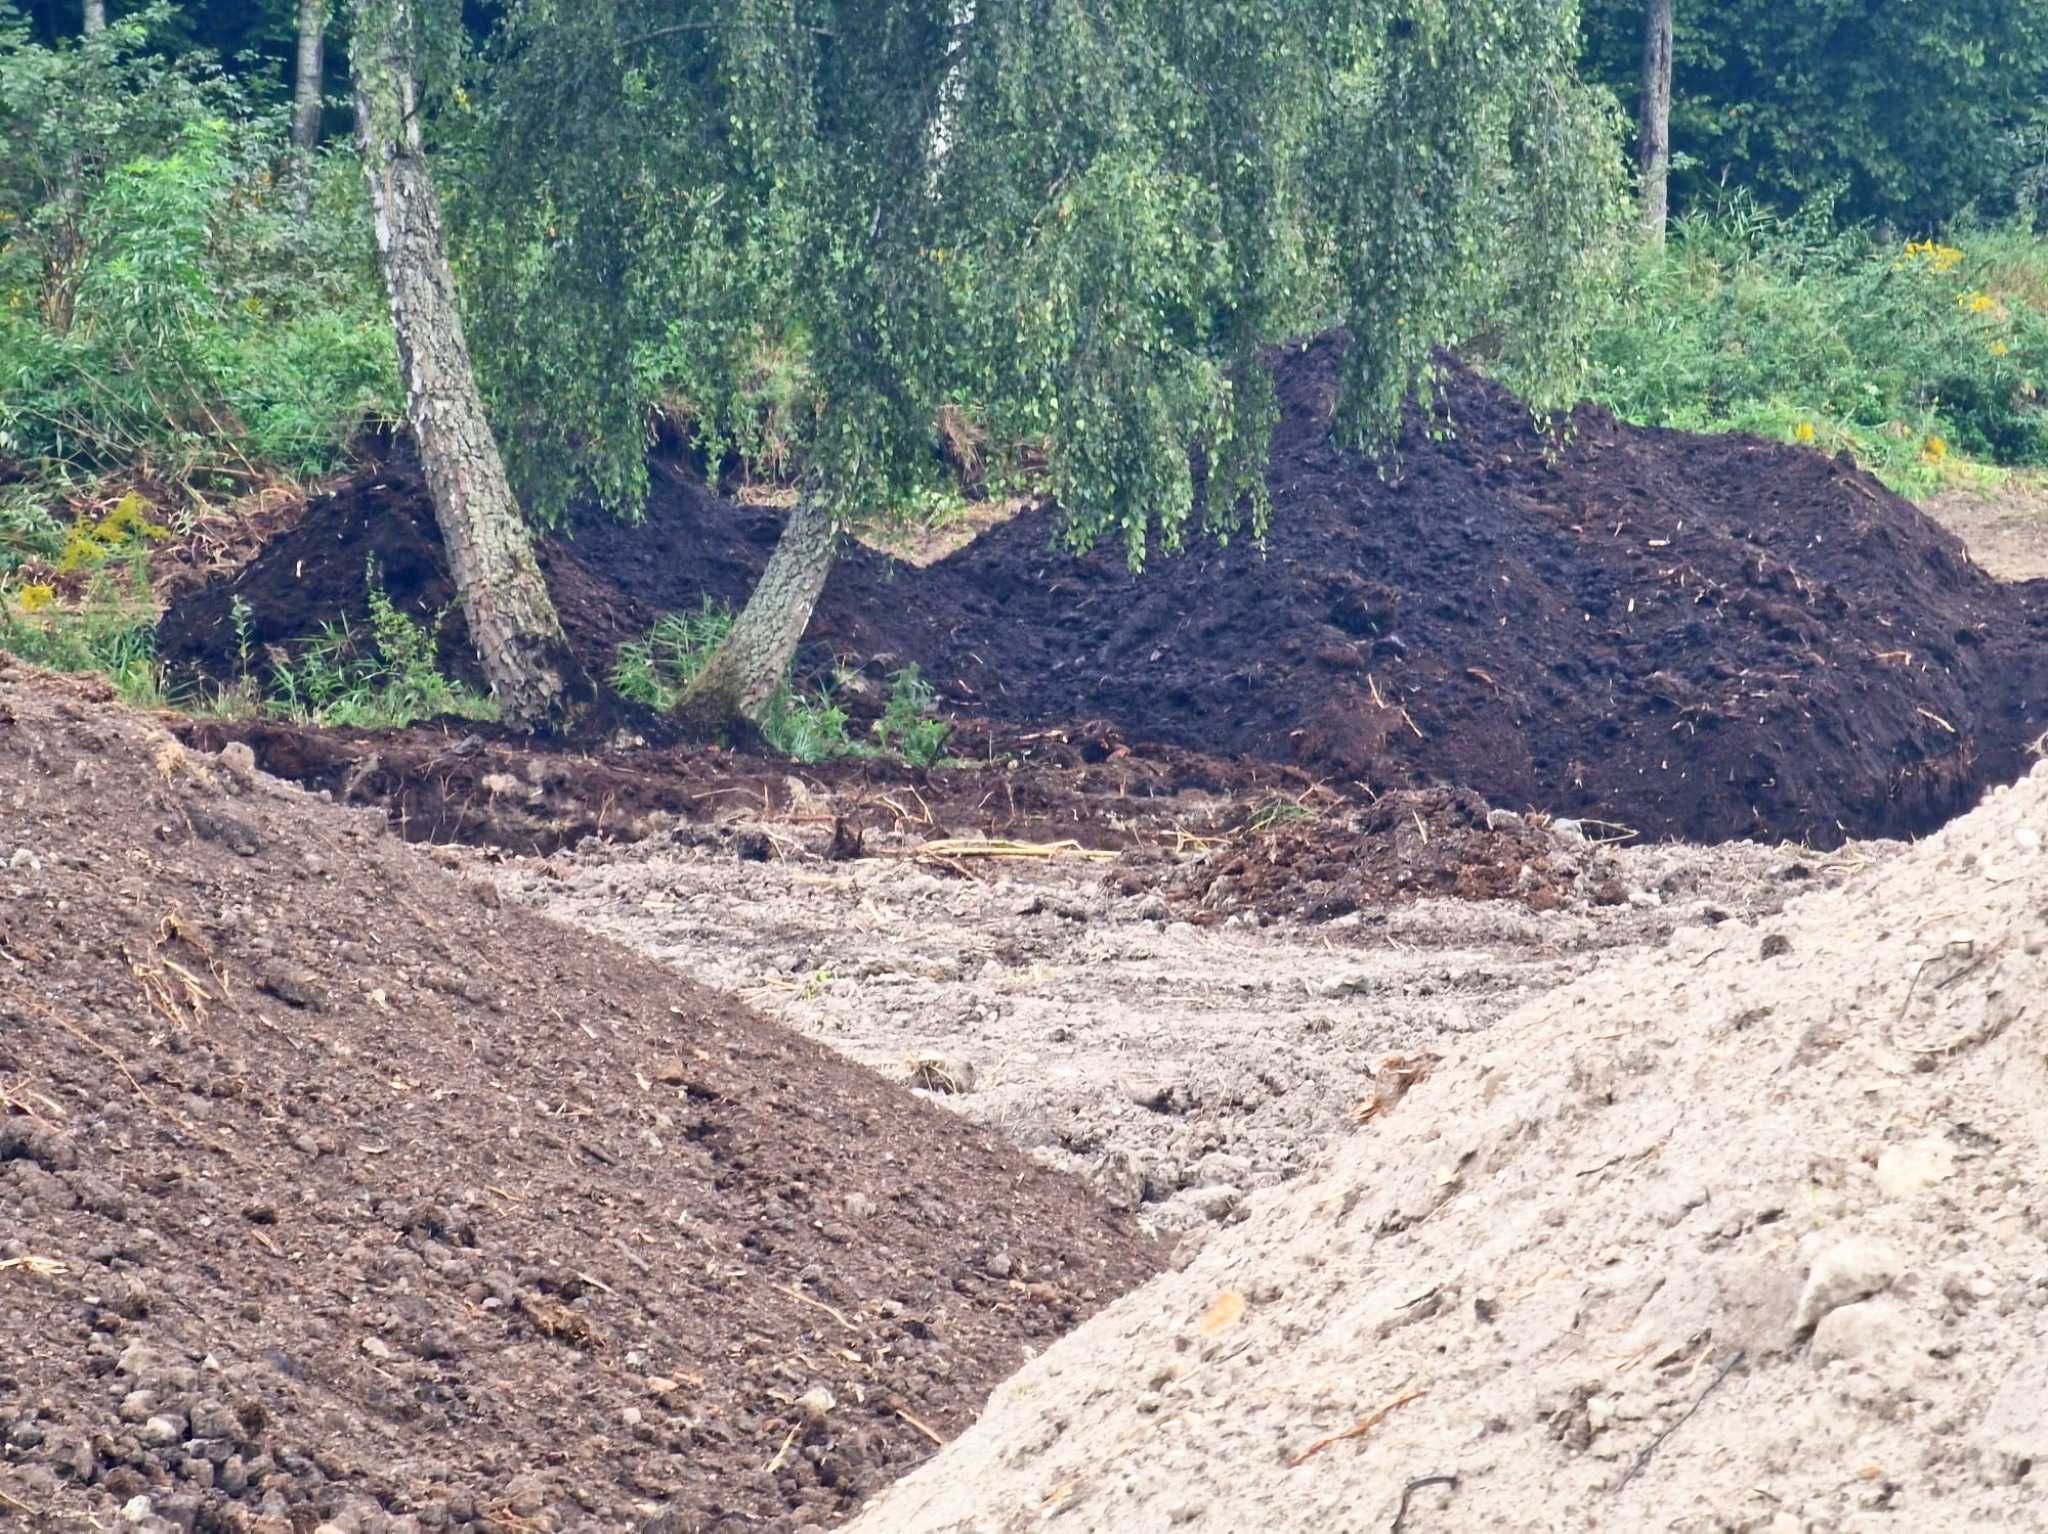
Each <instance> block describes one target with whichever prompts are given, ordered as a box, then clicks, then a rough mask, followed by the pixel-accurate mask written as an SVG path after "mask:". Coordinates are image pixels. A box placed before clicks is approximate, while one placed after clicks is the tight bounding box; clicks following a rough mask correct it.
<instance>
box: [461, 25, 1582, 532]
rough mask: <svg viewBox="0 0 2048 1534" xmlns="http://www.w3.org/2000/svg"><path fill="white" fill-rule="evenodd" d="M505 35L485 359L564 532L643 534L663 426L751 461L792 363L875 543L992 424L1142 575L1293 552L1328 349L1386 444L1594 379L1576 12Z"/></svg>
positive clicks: (478, 321)
mask: <svg viewBox="0 0 2048 1534" xmlns="http://www.w3.org/2000/svg"><path fill="white" fill-rule="evenodd" d="M504 15H505V21H504V25H503V27H502V29H501V32H500V35H499V36H498V38H497V40H496V44H495V46H494V49H493V51H492V52H491V53H490V54H489V55H488V68H486V69H485V70H484V71H482V72H481V74H480V75H479V76H478V77H477V79H476V80H475V81H474V82H473V84H472V90H473V94H474V101H475V105H474V107H473V108H470V109H467V110H468V112H469V115H468V116H467V117H466V118H458V119H457V120H455V121H453V122H452V123H451V124H450V126H453V127H457V128H459V129H460V130H461V136H462V137H463V139H464V141H465V143H466V145H467V148H466V157H467V160H468V165H469V171H470V174H469V175H468V176H467V177H465V178H463V180H462V182H461V183H459V185H460V186H461V190H460V192H459V193H458V194H457V196H456V197H455V198H454V201H455V204H456V212H457V214H458V218H457V222H458V225H459V227H460V228H461V230H462V236H463V238H462V271H463V274H464V277H465V279H466V282H467V284H468V287H469V297H470V300H471V305H470V316H471V334H472V339H473V340H474V341H475V342H476V343H477V345H478V348H479V353H480V358H481V361H482V362H483V364H484V366H485V372H486V379H487V384H488V387H489V390H490V393H491V395H492V397H493V400H494V403H495V406H496V408H497V410H498V412H499V416H500V419H501V420H503V421H504V422H505V423H506V430H505V432H504V437H505V441H506V446H507V449H508V453H509V456H510V459H511V465H512V468H513V470H514V473H515V476H516V478H517V479H518V480H519V481H520V482H521V483H522V484H523V486H525V487H526V488H527V489H528V490H529V491H530V492H532V494H533V496H534V497H535V499H536V500H537V502H538V504H539V505H540V506H541V507H542V508H543V509H544V510H545V509H558V508H559V507H561V506H562V505H563V504H565V503H566V501H567V500H568V499H569V498H570V497H571V496H572V495H574V494H575V493H576V491H577V490H578V489H579V487H581V486H584V485H590V486H594V487H595V488H596V490H597V491H598V493H599V494H600V496H601V497H603V498H604V499H605V500H607V501H609V502H610V503H611V504H613V505H615V506H618V507H621V508H626V507H631V506H633V505H635V504H637V501H638V497H639V494H640V492H641V489H642V487H643V478H642V476H643V474H644V469H643V466H642V448H643V446H644V443H645V440H646V423H647V419H648V415H649V412H650V409H651V408H653V407H655V406H657V405H659V404H661V403H663V402H666V401H673V400H680V401H684V402H686V403H687V405H688V407H689V414H690V417H691V419H692V420H693V421H694V422H695V423H696V424H697V426H698V427H699V429H700V430H702V431H703V432H704V433H705V434H706V435H707V436H710V437H712V438H714V439H718V441H719V442H725V441H730V440H734V439H736V438H740V437H743V436H744V435H745V434H746V433H747V432H748V431H749V430H750V429H752V425H753V422H754V421H758V419H759V406H758V404H757V403H756V404H753V405H750V404H749V402H748V400H747V380H748V379H749V378H750V377H752V376H755V359H757V358H759V357H761V356H764V355H781V356H786V357H793V358H800V359H801V365H800V368H799V369H796V370H794V372H796V373H800V376H801V379H802V383H803V388H802V391H801V395H800V396H797V397H798V398H800V399H802V400H804V401H807V402H808V408H796V409H790V410H787V411H783V412H780V413H777V414H776V415H775V417H774V426H773V435H774V437H775V439H776V441H777V442H778V444H780V445H782V446H784V447H786V448H787V449H788V451H789V452H790V453H791V455H792V456H800V458H801V461H802V463H803V466H804V471H805V473H806V475H807V476H808V478H809V480H810V482H811V489H812V492H813V493H815V494H817V495H819V496H820V497H822V498H823V499H824V500H825V502H826V503H827V504H829V505H830V506H831V507H832V508H833V509H834V511H835V514H836V515H838V516H839V517H840V518H841V520H842V521H851V520H865V519H867V518H869V517H870V516H872V515H875V514H878V513H879V514H891V513H897V512H900V511H901V510H902V509H903V508H904V507H906V506H908V505H911V504H913V503H914V502H915V501H916V499H917V497H918V496H919V495H920V493H926V494H928V493H929V491H930V490H931V488H932V487H933V485H934V484H935V483H937V482H938V481H939V480H941V479H942V478H943V472H944V470H943V464H942V462H941V458H940V455H939V454H938V452H937V451H935V442H934V435H935V421H936V420H937V418H938V416H939V414H940V412H941V411H942V410H945V409H947V408H948V407H955V408H958V409H962V410H964V411H965V412H966V413H967V414H968V415H970V416H971V417H972V418H973V419H974V420H976V421H977V422H980V423H982V424H983V425H984V426H985V427H986V429H987V431H988V432H989V434H990V438H991V440H993V441H994V442H996V443H998V444H1011V443H1026V442H1028V443H1032V444H1034V445H1037V446H1039V447H1042V450H1043V458H1044V474H1045V479H1046V481H1047V482H1048V486H1047V487H1048V488H1049V489H1050V490H1051V491H1052V492H1053V493H1054V494H1055V495H1056V496H1057V498H1058V500H1059V503H1060V504H1061V506H1062V507H1063V508H1064V509H1065V511H1066V514H1067V517H1068V530H1069V533H1070V536H1071V537H1072V539H1073V540H1074V541H1075V542H1077V543H1087V542H1090V541H1093V540H1095V539H1098V538H1102V537H1110V538H1114V539H1117V540H1119V541H1121V542H1122V544H1123V545H1124V547H1125V549H1126V551H1127V553H1128V555H1129V556H1130V558H1131V559H1132V560H1133V561H1136V560H1139V559H1141V558H1142V557H1143V556H1144V555H1145V553H1146V552H1147V550H1148V549H1151V548H1155V547H1156V548H1165V549H1171V548H1173V547H1175V546H1177V545H1178V543H1179V542H1180V541H1181V539H1182V538H1183V536H1184V533H1185V530H1186V528H1187V526H1188V524H1189V523H1190V521H1191V519H1193V518H1195V516H1196V514H1197V510H1198V508H1199V510H1200V514H1201V519H1202V521H1203V523H1204V525H1206V526H1207V527H1208V528H1209V529H1210V530H1212V531H1214V532H1216V533H1218V534H1222V535H1228V534H1229V533H1230V532H1231V531H1232V530H1233V529H1234V528H1236V527H1239V526H1241V525H1242V524H1243V522H1244V521H1245V520H1247V519H1248V520H1249V521H1250V523H1251V524H1252V526H1253V527H1254V528H1256V527H1258V526H1259V525H1260V524H1261V523H1262V521H1263V517H1264V510H1265V507H1264V488H1263V478H1262V473H1263V467H1264V462H1265V455H1266V447H1267V440H1268V437H1269V435H1270V430H1271V427H1272V424H1273V422H1274V419H1275V417H1276V413H1277V407H1276V404H1275V401H1274V400H1273V398H1272V394H1271V386H1270V382H1269V379H1268V376H1267V374H1266V372H1265V370H1264V368H1263V367H1262V366H1261V365H1260V362H1259V355H1260V350H1261V348H1262V347H1264V346H1266V345H1269V344H1271V343H1272V342H1274V341H1277V340H1280V339H1282V338H1284V337H1286V336H1289V335H1291V334H1295V333H1298V332H1300V331H1301V330H1303V329H1305V328H1308V327H1310V326H1314V325H1319V324H1323V323H1327V322H1330V321H1342V322H1345V323H1347V324H1348V325H1349V326H1350V327H1351V330H1352V332H1353V335H1354V337H1355V344H1354V346H1353V347H1352V349H1351V351H1350V354H1349V369H1350V377H1349V379H1348V389H1347V394H1346V402H1345V408H1344V411H1343V415H1342V419H1341V422H1340V424H1341V426H1342V428H1343V429H1344V430H1345V432H1346V433H1347V434H1348V435H1349V436H1350V437H1352V438H1353V439H1354V440H1358V441H1367V442H1369V441H1379V440H1384V438H1385V436H1386V435H1387V433H1388V432H1389V431H1390V430H1391V428H1392V426H1393V425H1394V423H1395V419H1396V416H1397V412H1398V410H1399V408H1400V403H1401V401H1402V399H1403V398H1404V397H1405V396H1406V394H1407V393H1408V391H1409V389H1410V387H1411V386H1412V385H1413V384H1415V383H1416V382H1418V381H1424V382H1426V381H1427V375H1428V373H1429V368H1430V359H1431V356H1432V348H1433V347H1434V346H1435V345H1437V344H1439V343H1446V342H1456V341H1458V340H1460V339H1462V338H1464V337H1467V336H1470V335H1473V334H1475V333H1477V332H1479V331H1480V330H1481V329H1482V328H1495V327H1497V326H1498V327H1499V329H1500V333H1501V334H1502V335H1503V336H1504V338H1505V344H1506V346H1507V347H1508V348H1509V350H1511V351H1512V353H1513V354H1514V357H1515V359H1516V360H1517V361H1518V362H1519V363H1520V364H1521V366H1522V367H1523V370H1524V375H1525V376H1526V377H1527V378H1528V379H1529V380H1530V381H1531V382H1532V383H1533V384H1536V385H1540V386H1541V394H1542V398H1543V400H1545V401H1547V402H1554V401H1557V400H1560V399H1562V398H1564V397H1566V396H1567V395H1568V394H1569V393H1570V392H1571V390H1572V388H1573V386H1574V384H1575V382H1576V380H1577V378H1578V376H1579V364H1580V362H1581V360H1582V352H1581V350H1580V347H1579V345H1578V337H1577V331H1578V328H1579V325H1580V322H1582V321H1583V319H1584V318H1585V314H1586V311H1585V309H1584V306H1583V304H1582V302H1581V297H1582V295H1583V292H1584V289H1585V283H1586V279H1587V278H1588V277H1589V276H1590V275H1591V274H1592V273H1593V272H1594V271H1595V270H1596V269H1597V267H1598V265H1599V263H1600V261H1601V259H1602V256H1603V253H1604V252H1605V250H1606V248H1607V247H1606V238H1607V234H1608V231H1609V229H1610V228H1611V226H1612V221H1613V215H1614V212H1615V210H1616V205H1617V192H1618V156H1617V155H1616V153H1615V127H1614V123H1613V121H1612V118H1611V115H1610V114H1609V113H1608V112H1607V111H1605V110H1603V108H1602V107H1601V105H1600V101H1599V99H1598V98H1597V97H1596V96H1595V95H1594V94H1593V93H1592V92H1589V91H1587V90H1585V89H1583V88H1582V87H1580V86H1579V85H1578V84H1577V83H1576V81H1575V79H1574V77H1573V72H1572V66H1571V57H1572V55H1573V52H1574V50H1575V48H1576V42H1577V18H1576V9H1575V6H1574V5H1573V4H1572V3H1571V0H1439V3H1435V4H1430V5H1424V6H1415V5H1411V4H1406V3H1395V0H1317V3H1313V4H1299V5H1274V4H1272V3H1270V0H1111V3H1108V4H1094V3H1089V4H1082V3H1080V0H1051V3H1046V0H976V3H975V4H974V5H972V6H964V5H961V4H958V3H957V0H915V3H911V4H904V3H901V0H888V3H884V0H793V3H786V4H780V5H774V6H740V7H730V8H721V9H720V10H718V11H717V12H716V13H715V15H713V16H712V17H711V19H706V20H683V21H678V20H677V19H676V11H675V8H674V7H673V6H672V5H669V4H666V3H663V0H625V3H621V4H617V5H607V6H582V5H569V4H566V3H562V0H514V3H512V4H510V5H508V6H507V7H506V9H505V13H504ZM1504 319H1512V320H1513V321H1514V323H1512V324H1508V325H1505V326H1499V322H1500V321H1502V320H1504ZM621 359H626V365H625V366H621V365H620V362H621ZM750 416H751V418H752V419H751V420H750ZM1190 449H1198V450H1199V451H1198V452H1197V453H1196V454H1195V461H1197V462H1199V464H1200V466H1201V468H1200V478H1198V477H1197V472H1196V470H1195V469H1194V468H1193V467H1191V458H1190Z"/></svg>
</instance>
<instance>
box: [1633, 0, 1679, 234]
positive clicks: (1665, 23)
mask: <svg viewBox="0 0 2048 1534" xmlns="http://www.w3.org/2000/svg"><path fill="white" fill-rule="evenodd" d="M1640 112H1641V122H1640V125H1639V127H1638V131H1637V136H1636V163H1637V165H1638V167H1639V168H1640V170H1641V172H1642V183H1643V232H1644V233H1645V234H1647V235H1648V236H1649V237H1650V239H1651V240H1652V241H1654V242H1655V243H1657V244H1659V245H1661V244H1663V243H1664V225H1665V223H1666V222H1667V220H1668V219H1669V217H1670V212H1671V0H1645V8H1644V12H1643V86H1642V98H1641V105H1640Z"/></svg>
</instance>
